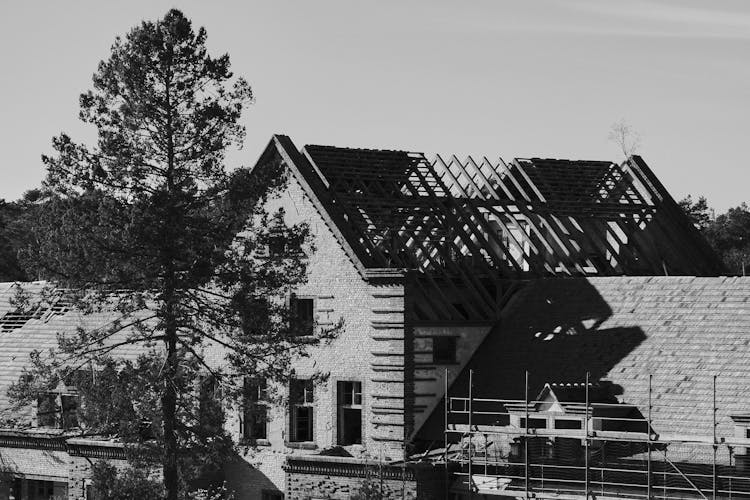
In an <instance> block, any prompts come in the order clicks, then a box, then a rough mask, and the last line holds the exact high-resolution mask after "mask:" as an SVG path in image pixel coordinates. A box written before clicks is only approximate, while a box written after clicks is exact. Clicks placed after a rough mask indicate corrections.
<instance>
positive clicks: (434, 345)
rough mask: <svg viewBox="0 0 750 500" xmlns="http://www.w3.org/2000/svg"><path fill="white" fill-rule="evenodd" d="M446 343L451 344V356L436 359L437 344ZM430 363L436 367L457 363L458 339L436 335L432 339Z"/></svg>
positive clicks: (453, 336) (452, 336)
mask: <svg viewBox="0 0 750 500" xmlns="http://www.w3.org/2000/svg"><path fill="white" fill-rule="evenodd" d="M445 341H448V342H450V343H451V344H452V349H451V356H450V357H449V358H448V357H446V358H443V357H438V352H439V350H438V348H437V344H438V342H445ZM432 363H433V364H436V365H453V364H456V363H458V337H457V336H455V335H437V336H433V337H432Z"/></svg>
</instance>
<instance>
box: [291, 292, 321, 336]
mask: <svg viewBox="0 0 750 500" xmlns="http://www.w3.org/2000/svg"><path fill="white" fill-rule="evenodd" d="M289 309H290V311H289V312H290V315H291V322H292V325H291V326H292V331H293V332H294V334H295V335H312V334H313V328H314V326H315V300H314V299H311V298H303V297H297V296H296V295H292V298H291V300H290V301H289Z"/></svg>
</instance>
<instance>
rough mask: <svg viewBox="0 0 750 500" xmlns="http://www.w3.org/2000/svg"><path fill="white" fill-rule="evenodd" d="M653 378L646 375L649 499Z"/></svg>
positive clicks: (647, 482)
mask: <svg viewBox="0 0 750 500" xmlns="http://www.w3.org/2000/svg"><path fill="white" fill-rule="evenodd" d="M653 379H654V375H653V374H651V373H649V375H648V422H646V425H648V428H647V429H646V435H647V436H648V438H647V442H646V446H647V447H648V468H647V471H646V497H647V498H648V499H649V500H651V497H652V493H651V408H652V405H651V396H652V386H653V384H652V383H653Z"/></svg>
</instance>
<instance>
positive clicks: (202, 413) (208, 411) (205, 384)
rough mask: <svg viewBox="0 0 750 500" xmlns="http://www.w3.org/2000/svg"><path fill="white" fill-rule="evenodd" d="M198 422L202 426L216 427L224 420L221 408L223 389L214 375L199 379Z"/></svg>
mask: <svg viewBox="0 0 750 500" xmlns="http://www.w3.org/2000/svg"><path fill="white" fill-rule="evenodd" d="M199 384H200V386H199V394H198V398H199V399H198V421H199V422H200V425H201V426H205V427H209V428H210V427H216V426H217V425H220V422H221V421H222V420H223V418H224V411H223V408H222V406H221V399H222V398H221V387H220V386H219V383H218V381H217V380H216V378H214V377H213V376H212V375H205V376H201V377H200V379H199Z"/></svg>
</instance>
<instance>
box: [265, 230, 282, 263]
mask: <svg viewBox="0 0 750 500" xmlns="http://www.w3.org/2000/svg"><path fill="white" fill-rule="evenodd" d="M285 253H286V240H285V239H284V234H283V233H281V232H273V233H272V234H271V235H270V236H269V237H268V256H269V257H283V256H284V254H285Z"/></svg>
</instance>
